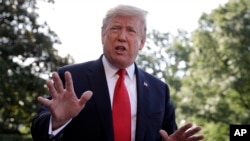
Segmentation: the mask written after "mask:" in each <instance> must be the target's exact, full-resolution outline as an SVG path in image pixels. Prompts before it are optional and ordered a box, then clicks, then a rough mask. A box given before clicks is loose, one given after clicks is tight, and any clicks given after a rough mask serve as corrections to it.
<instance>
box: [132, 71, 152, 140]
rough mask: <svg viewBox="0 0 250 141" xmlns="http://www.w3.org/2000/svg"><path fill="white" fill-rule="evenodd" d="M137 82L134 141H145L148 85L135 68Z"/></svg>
mask: <svg viewBox="0 0 250 141" xmlns="http://www.w3.org/2000/svg"><path fill="white" fill-rule="evenodd" d="M135 71H136V80H137V120H136V121H137V123H136V139H135V140H136V141H143V140H145V135H146V129H147V126H148V121H149V120H148V116H147V115H148V110H147V109H148V102H149V97H148V96H147V95H148V89H149V87H150V85H149V83H148V82H147V81H146V79H145V77H144V75H143V73H142V72H141V71H140V70H139V69H138V68H137V67H136V69H135Z"/></svg>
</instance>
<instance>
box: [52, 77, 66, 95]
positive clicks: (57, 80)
mask: <svg viewBox="0 0 250 141" xmlns="http://www.w3.org/2000/svg"><path fill="white" fill-rule="evenodd" d="M52 78H53V80H54V84H55V88H56V90H57V91H58V93H62V92H63V90H64V88H63V83H62V80H61V79H60V77H59V75H58V73H56V72H53V73H52Z"/></svg>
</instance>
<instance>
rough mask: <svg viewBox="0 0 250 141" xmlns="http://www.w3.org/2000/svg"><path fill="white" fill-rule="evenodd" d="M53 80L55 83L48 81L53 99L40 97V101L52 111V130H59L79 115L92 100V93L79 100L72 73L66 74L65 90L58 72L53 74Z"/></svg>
mask: <svg viewBox="0 0 250 141" xmlns="http://www.w3.org/2000/svg"><path fill="white" fill-rule="evenodd" d="M52 79H53V81H54V83H53V82H52V81H51V80H48V81H47V86H48V88H49V92H50V95H51V97H52V99H51V100H49V99H47V98H43V97H41V96H39V97H38V101H39V102H40V103H41V104H44V105H45V106H47V107H48V108H49V109H50V112H51V115H52V129H57V128H59V127H60V126H62V125H63V124H65V123H66V122H67V121H68V120H70V119H71V118H73V117H75V116H77V115H78V113H79V112H80V111H81V110H82V109H83V108H84V106H85V104H86V102H87V101H88V100H89V99H90V98H91V96H92V92H91V91H86V92H84V93H83V94H82V96H81V97H80V99H78V98H77V96H76V94H75V91H74V87H73V81H72V78H71V74H70V72H65V88H64V87H63V83H62V81H61V79H60V77H59V75H58V74H57V73H56V72H54V73H53V74H52Z"/></svg>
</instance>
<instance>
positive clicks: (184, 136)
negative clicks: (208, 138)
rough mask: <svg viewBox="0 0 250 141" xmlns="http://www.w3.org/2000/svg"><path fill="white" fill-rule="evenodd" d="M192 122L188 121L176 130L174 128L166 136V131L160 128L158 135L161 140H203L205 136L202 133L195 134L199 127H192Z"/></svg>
mask: <svg viewBox="0 0 250 141" xmlns="http://www.w3.org/2000/svg"><path fill="white" fill-rule="evenodd" d="M192 126H193V125H192V124H191V123H188V124H186V125H184V126H182V127H181V128H179V129H178V130H176V131H175V132H174V133H173V134H172V135H170V136H168V133H167V132H166V131H164V130H160V135H161V137H162V141H199V140H203V139H204V138H205V137H204V136H203V135H195V134H196V133H198V132H199V131H200V130H201V127H194V128H192Z"/></svg>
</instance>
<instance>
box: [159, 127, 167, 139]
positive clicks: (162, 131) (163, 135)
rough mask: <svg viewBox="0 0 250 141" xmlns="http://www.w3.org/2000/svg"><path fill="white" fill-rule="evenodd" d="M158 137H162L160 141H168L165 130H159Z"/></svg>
mask: <svg viewBox="0 0 250 141" xmlns="http://www.w3.org/2000/svg"><path fill="white" fill-rule="evenodd" d="M160 135H161V137H162V141H168V133H167V132H166V131H165V130H163V129H161V130H160Z"/></svg>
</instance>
